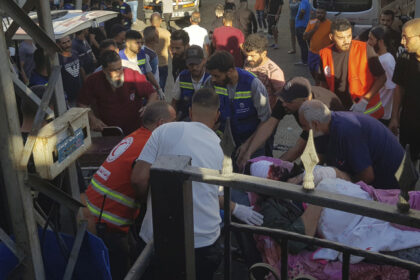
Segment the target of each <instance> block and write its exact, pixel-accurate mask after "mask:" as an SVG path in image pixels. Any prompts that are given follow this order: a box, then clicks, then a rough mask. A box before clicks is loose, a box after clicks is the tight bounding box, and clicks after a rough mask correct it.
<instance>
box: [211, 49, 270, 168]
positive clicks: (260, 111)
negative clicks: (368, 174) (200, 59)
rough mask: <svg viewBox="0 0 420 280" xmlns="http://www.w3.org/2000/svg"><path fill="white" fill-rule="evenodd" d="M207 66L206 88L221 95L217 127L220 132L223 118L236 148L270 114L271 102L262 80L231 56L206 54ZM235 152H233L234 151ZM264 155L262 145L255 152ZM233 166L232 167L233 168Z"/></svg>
mask: <svg viewBox="0 0 420 280" xmlns="http://www.w3.org/2000/svg"><path fill="white" fill-rule="evenodd" d="M206 69H207V71H208V72H209V73H210V75H211V77H210V78H209V79H207V81H206V82H205V87H212V88H214V89H215V91H216V93H217V94H218V95H219V98H220V127H219V130H220V131H221V132H223V130H224V127H225V123H226V119H227V118H230V126H231V130H232V135H233V139H234V141H235V144H236V147H240V146H241V145H242V144H243V143H245V142H246V141H247V140H248V138H249V137H251V135H252V134H253V133H254V132H255V131H256V130H257V128H258V126H259V125H260V124H261V123H263V122H265V121H266V120H267V119H268V118H269V117H270V103H269V101H268V95H267V90H266V88H265V86H264V85H263V83H262V82H261V81H260V80H259V79H258V78H257V77H256V76H255V75H254V74H252V73H250V72H248V71H246V70H243V69H241V68H238V67H235V66H234V59H233V56H232V55H231V54H230V53H228V52H227V51H217V52H215V53H214V54H213V55H212V56H210V57H209V59H208V61H207V63H206ZM234 154H235V153H234ZM254 155H255V156H262V155H265V150H264V147H262V148H261V149H259V150H258V151H256V152H255V153H254ZM235 169H236V171H238V170H237V168H236V166H234V170H235Z"/></svg>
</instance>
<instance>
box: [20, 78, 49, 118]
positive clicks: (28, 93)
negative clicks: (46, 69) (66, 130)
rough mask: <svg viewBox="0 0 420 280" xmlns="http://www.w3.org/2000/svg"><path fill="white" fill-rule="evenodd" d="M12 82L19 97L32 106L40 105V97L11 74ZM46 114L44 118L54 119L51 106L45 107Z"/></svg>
mask: <svg viewBox="0 0 420 280" xmlns="http://www.w3.org/2000/svg"><path fill="white" fill-rule="evenodd" d="M12 79H13V83H14V85H15V92H16V94H17V95H19V97H20V98H22V99H25V101H28V102H29V103H31V104H33V105H34V106H39V105H41V99H40V98H39V97H38V96H37V95H36V94H35V93H34V92H33V91H32V90H31V89H30V88H28V87H27V86H26V85H25V84H24V83H23V82H22V81H21V80H19V78H17V77H15V76H13V75H12ZM45 112H46V114H47V117H46V119H54V112H53V110H51V108H47V109H45Z"/></svg>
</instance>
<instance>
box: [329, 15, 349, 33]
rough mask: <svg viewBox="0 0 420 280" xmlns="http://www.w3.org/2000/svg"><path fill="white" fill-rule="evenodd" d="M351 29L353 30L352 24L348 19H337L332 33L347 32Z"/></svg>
mask: <svg viewBox="0 0 420 280" xmlns="http://www.w3.org/2000/svg"><path fill="white" fill-rule="evenodd" d="M349 28H351V23H350V21H348V20H347V19H346V18H336V19H335V20H334V21H333V22H332V23H331V33H334V32H336V31H338V32H341V31H346V30H348V29H349Z"/></svg>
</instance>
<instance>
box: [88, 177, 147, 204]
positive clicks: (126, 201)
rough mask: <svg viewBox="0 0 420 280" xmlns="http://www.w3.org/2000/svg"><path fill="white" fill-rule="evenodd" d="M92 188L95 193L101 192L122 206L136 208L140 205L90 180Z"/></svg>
mask: <svg viewBox="0 0 420 280" xmlns="http://www.w3.org/2000/svg"><path fill="white" fill-rule="evenodd" d="M91 183H92V186H93V188H94V189H96V190H97V191H99V192H101V193H102V194H106V195H107V196H109V198H110V199H113V200H115V201H117V202H120V203H121V204H124V205H125V206H127V207H131V208H138V207H140V205H139V204H138V203H136V202H135V201H134V199H131V198H129V197H126V196H125V195H123V194H121V193H118V192H116V191H112V190H111V189H109V188H108V187H106V186H104V185H102V184H101V183H99V182H97V181H96V180H95V178H92V180H91Z"/></svg>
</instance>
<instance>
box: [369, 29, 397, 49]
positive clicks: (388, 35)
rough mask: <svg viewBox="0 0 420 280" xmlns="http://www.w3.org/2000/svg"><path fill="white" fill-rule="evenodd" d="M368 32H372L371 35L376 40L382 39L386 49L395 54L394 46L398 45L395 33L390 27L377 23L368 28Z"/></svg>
mask: <svg viewBox="0 0 420 280" xmlns="http://www.w3.org/2000/svg"><path fill="white" fill-rule="evenodd" d="M370 33H372V35H373V37H375V38H376V40H383V41H384V44H385V46H386V49H387V51H388V52H389V53H391V54H392V55H394V56H395V54H396V52H397V49H396V48H395V46H396V45H398V42H396V41H395V35H394V32H393V30H392V29H391V28H389V27H387V26H383V25H378V26H375V27H373V28H372V29H371V30H370Z"/></svg>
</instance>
